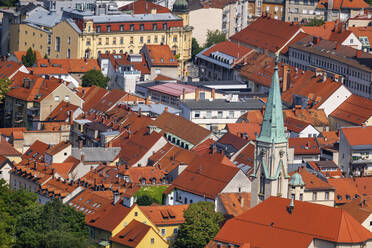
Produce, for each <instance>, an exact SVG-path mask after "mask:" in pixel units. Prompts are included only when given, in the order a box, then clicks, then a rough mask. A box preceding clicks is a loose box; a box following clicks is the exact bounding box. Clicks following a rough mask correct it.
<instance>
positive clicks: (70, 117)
mask: <svg viewBox="0 0 372 248" xmlns="http://www.w3.org/2000/svg"><path fill="white" fill-rule="evenodd" d="M67 115H68V123H69V124H70V125H72V124H73V123H74V120H73V118H72V111H71V110H69V111H68V112H67Z"/></svg>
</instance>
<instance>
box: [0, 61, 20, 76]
mask: <svg viewBox="0 0 372 248" xmlns="http://www.w3.org/2000/svg"><path fill="white" fill-rule="evenodd" d="M21 66H22V64H18V63H16V62H13V61H6V60H4V61H0V78H10V77H11V76H12V75H14V73H16V72H17V71H18V70H19V69H20V68H21Z"/></svg>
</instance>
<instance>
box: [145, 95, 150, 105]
mask: <svg viewBox="0 0 372 248" xmlns="http://www.w3.org/2000/svg"><path fill="white" fill-rule="evenodd" d="M149 100H150V96H148V97H146V99H145V104H146V105H149Z"/></svg>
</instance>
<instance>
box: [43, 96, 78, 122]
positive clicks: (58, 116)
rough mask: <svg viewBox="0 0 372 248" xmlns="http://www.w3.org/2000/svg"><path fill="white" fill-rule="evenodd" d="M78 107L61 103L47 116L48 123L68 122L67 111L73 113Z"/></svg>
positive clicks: (64, 102)
mask: <svg viewBox="0 0 372 248" xmlns="http://www.w3.org/2000/svg"><path fill="white" fill-rule="evenodd" d="M78 108H79V107H78V106H76V105H74V104H71V103H69V102H66V101H61V102H60V103H59V104H58V105H57V107H55V108H54V110H53V111H52V112H51V113H50V114H49V115H48V117H47V118H46V120H49V121H68V117H69V116H68V113H69V112H68V111H71V112H74V111H75V110H76V109H78Z"/></svg>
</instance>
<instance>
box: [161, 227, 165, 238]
mask: <svg viewBox="0 0 372 248" xmlns="http://www.w3.org/2000/svg"><path fill="white" fill-rule="evenodd" d="M161 235H162V236H165V229H164V228H162V229H161Z"/></svg>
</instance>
